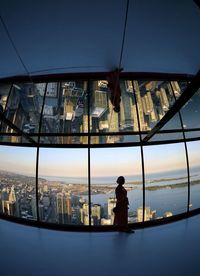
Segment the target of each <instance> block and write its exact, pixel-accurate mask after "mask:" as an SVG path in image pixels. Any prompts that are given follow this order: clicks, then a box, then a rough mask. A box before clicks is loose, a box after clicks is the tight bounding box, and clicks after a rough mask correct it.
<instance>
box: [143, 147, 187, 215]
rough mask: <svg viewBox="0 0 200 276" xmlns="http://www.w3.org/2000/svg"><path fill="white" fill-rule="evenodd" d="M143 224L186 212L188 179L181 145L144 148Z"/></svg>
mask: <svg viewBox="0 0 200 276" xmlns="http://www.w3.org/2000/svg"><path fill="white" fill-rule="evenodd" d="M144 165H145V202H146V207H145V220H151V219H159V218H162V217H169V216H172V215H176V214H179V213H184V212H186V210H187V195H188V177H187V169H186V155H185V148H184V144H183V143H177V144H174V145H173V144H171V145H156V146H147V147H144Z"/></svg>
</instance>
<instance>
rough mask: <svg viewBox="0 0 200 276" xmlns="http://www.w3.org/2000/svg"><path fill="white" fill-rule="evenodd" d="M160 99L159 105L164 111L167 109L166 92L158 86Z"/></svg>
mask: <svg viewBox="0 0 200 276" xmlns="http://www.w3.org/2000/svg"><path fill="white" fill-rule="evenodd" d="M160 101H161V105H162V108H163V110H164V111H168V110H169V101H168V98H167V94H166V91H165V89H164V88H160Z"/></svg>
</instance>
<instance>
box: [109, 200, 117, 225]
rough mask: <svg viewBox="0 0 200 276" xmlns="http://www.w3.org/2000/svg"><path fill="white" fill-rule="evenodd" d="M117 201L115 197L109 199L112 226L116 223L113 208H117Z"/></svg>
mask: <svg viewBox="0 0 200 276" xmlns="http://www.w3.org/2000/svg"><path fill="white" fill-rule="evenodd" d="M116 202H117V199H116V198H115V197H110V198H109V199H108V218H109V219H111V224H113V222H114V213H113V208H114V207H115V206H116Z"/></svg>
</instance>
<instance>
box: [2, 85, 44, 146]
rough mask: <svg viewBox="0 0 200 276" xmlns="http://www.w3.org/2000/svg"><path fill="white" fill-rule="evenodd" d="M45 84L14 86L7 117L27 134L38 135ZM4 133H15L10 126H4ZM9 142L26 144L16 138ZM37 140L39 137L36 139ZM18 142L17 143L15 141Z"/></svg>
mask: <svg viewBox="0 0 200 276" xmlns="http://www.w3.org/2000/svg"><path fill="white" fill-rule="evenodd" d="M45 85H46V84H44V83H40V84H34V83H17V84H13V86H12V90H11V92H10V96H9V98H8V101H7V104H6V106H5V111H4V115H5V117H6V118H7V119H8V120H9V121H10V122H12V123H13V124H14V125H15V126H17V127H18V128H19V129H20V130H22V131H23V132H25V133H27V134H30V135H31V134H33V133H38V128H39V121H40V113H41V107H42V101H43V96H44V88H45ZM1 131H2V132H6V133H11V134H12V133H15V131H14V130H13V129H12V128H11V127H10V126H8V125H6V124H4V123H3V124H2V129H1ZM8 137H11V138H12V139H11V140H9V141H8V142H20V141H21V142H26V139H23V140H20V141H18V140H19V138H17V139H16V137H15V136H8ZM34 139H35V140H37V137H35V138H34ZM15 140H16V141H15Z"/></svg>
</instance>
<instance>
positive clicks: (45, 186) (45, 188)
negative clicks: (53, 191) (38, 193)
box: [43, 184, 49, 193]
mask: <svg viewBox="0 0 200 276" xmlns="http://www.w3.org/2000/svg"><path fill="white" fill-rule="evenodd" d="M48 190H49V187H48V185H47V184H45V185H44V186H43V192H44V193H47V192H48Z"/></svg>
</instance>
